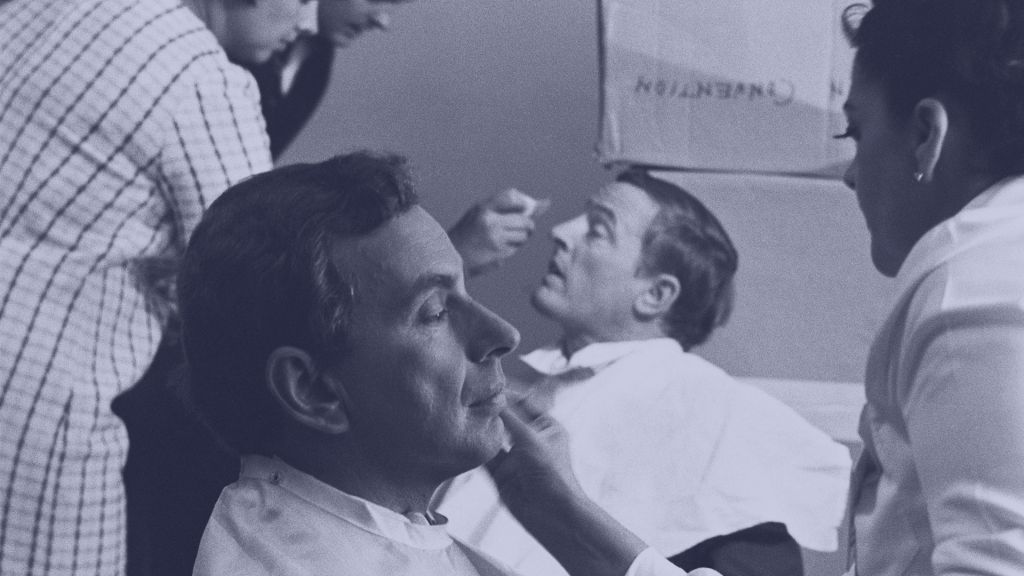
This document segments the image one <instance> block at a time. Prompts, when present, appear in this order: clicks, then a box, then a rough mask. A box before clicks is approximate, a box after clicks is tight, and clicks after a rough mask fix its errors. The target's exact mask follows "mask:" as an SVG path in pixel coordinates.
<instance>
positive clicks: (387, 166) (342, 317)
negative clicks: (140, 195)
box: [178, 152, 418, 453]
mask: <svg viewBox="0 0 1024 576" xmlns="http://www.w3.org/2000/svg"><path fill="white" fill-rule="evenodd" d="M417 202H418V199H417V196H416V194H415V192H414V191H413V188H412V184H411V182H410V178H409V174H408V171H407V170H406V166H405V160H404V159H403V158H401V157H399V156H395V155H386V154H375V153H371V152H355V153H352V154H347V155H344V156H338V157H335V158H332V159H330V160H327V161H325V162H320V163H316V164H297V165H292V166H286V167H283V168H278V169H276V170H272V171H270V172H266V173H264V174H260V175H257V176H254V177H252V178H250V179H248V180H245V181H243V182H241V183H239V184H236V185H235V186H232V187H231V188H229V189H228V190H227V191H226V192H225V193H224V194H223V195H222V196H221V197H220V198H218V199H217V200H216V201H215V202H214V203H213V204H212V205H211V206H210V208H209V210H208V211H207V212H206V214H205V215H204V216H203V219H202V221H201V222H200V224H199V226H198V227H197V228H196V230H195V232H194V233H193V235H192V238H191V240H190V242H189V246H188V249H187V251H186V254H185V258H184V262H183V265H182V269H181V272H180V276H179V281H178V297H179V303H180V309H181V316H182V331H183V339H184V346H185V354H186V358H187V361H188V372H189V376H188V377H189V383H190V384H189V389H190V393H191V397H192V400H193V401H194V402H195V404H196V406H197V407H198V408H199V410H200V411H201V412H202V413H203V415H204V416H205V417H206V419H207V421H208V422H209V423H210V425H211V426H212V427H213V428H214V430H215V431H216V432H217V433H218V434H219V435H220V436H221V437H222V438H223V439H224V440H225V441H226V442H227V444H229V445H230V446H231V447H232V448H234V449H236V450H238V451H239V452H241V453H247V452H253V451H256V450H257V448H258V446H259V445H260V443H261V441H262V438H263V437H264V435H265V434H266V433H267V432H268V430H270V429H271V428H272V427H273V426H274V425H275V424H276V422H278V411H277V408H276V406H275V404H274V402H273V400H272V398H271V397H270V394H269V392H268V390H267V385H266V382H265V370H266V360H267V357H268V355H269V353H270V352H271V351H272V350H274V349H275V348H278V347H280V346H286V345H288V346H295V347H297V348H301V349H303V350H305V351H307V352H308V353H309V354H311V355H312V356H313V358H314V359H315V360H326V358H327V357H328V356H329V355H335V356H337V355H339V354H344V352H345V347H346V339H347V338H348V336H349V335H348V334H347V333H346V326H347V322H348V318H349V313H350V311H351V306H352V305H353V302H354V300H355V295H356V290H357V286H355V285H353V284H352V283H351V282H350V281H349V280H348V278H347V277H346V276H347V273H346V271H344V270H338V269H336V267H335V265H334V263H333V262H332V258H331V247H332V245H333V241H334V240H335V239H338V238H346V237H358V236H363V235H366V234H369V233H370V232H372V231H373V230H375V229H377V228H378V227H380V226H381V225H382V224H384V223H385V222H387V221H389V220H391V219H392V218H394V217H395V216H396V215H398V214H401V213H403V212H405V211H407V210H409V209H410V208H411V207H412V206H414V205H416V204H417Z"/></svg>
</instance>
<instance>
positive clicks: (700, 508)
mask: <svg viewBox="0 0 1024 576" xmlns="http://www.w3.org/2000/svg"><path fill="white" fill-rule="evenodd" d="M552 235H553V237H554V241H555V253H554V256H553V257H552V259H551V263H550V265H549V267H548V271H547V274H546V275H545V276H544V279H543V281H542V283H541V285H540V286H539V287H538V288H537V289H536V291H535V292H534V294H533V304H534V307H535V308H537V310H538V311H540V312H541V313H542V314H544V315H545V316H547V317H548V318H551V319H552V320H554V321H555V322H557V323H558V324H559V325H560V327H561V329H562V339H561V342H560V343H559V345H558V346H555V347H551V348H543V349H540V350H536V351H534V352H532V353H530V354H527V355H525V356H523V357H522V358H521V359H522V361H523V363H524V364H525V367H524V369H523V370H522V372H524V382H522V383H521V387H520V389H519V394H521V395H523V396H526V397H527V398H526V400H524V401H525V402H527V403H528V404H530V405H531V406H532V407H533V408H534V409H538V408H539V409H541V410H544V411H546V412H547V414H548V415H549V416H550V417H552V418H553V419H555V420H557V421H558V422H560V423H561V425H563V426H564V427H565V429H566V431H567V433H568V437H569V442H570V455H571V459H572V468H573V470H574V472H575V475H576V476H577V478H578V479H579V483H580V485H581V486H582V488H583V490H584V491H585V492H586V493H587V494H588V495H589V496H590V498H591V499H593V500H594V501H595V502H596V503H597V504H598V505H600V506H601V507H603V508H604V509H606V510H608V511H609V513H610V514H611V515H612V516H613V517H615V518H617V519H618V520H619V521H620V522H622V523H623V524H624V525H625V526H626V527H627V528H629V529H630V530H632V531H633V532H635V533H636V534H638V535H639V536H641V538H643V539H644V540H645V541H647V542H648V543H650V544H651V545H652V546H653V547H654V548H655V549H656V550H657V551H658V552H660V553H661V554H663V555H665V556H674V557H675V558H674V561H675V562H676V563H677V564H678V565H680V566H682V567H683V568H685V569H687V570H690V569H695V568H698V567H709V568H713V569H715V570H718V571H719V572H721V573H722V574H727V575H730V576H746V575H759V576H764V575H772V576H793V575H795V574H801V573H802V570H803V568H802V560H801V552H800V546H799V545H798V543H799V544H802V545H803V546H805V547H808V548H813V549H818V550H832V549H835V547H836V540H837V526H838V524H839V521H840V519H841V517H842V513H843V505H844V499H845V492H846V483H847V476H848V473H849V467H850V457H849V453H848V451H847V450H846V448H844V447H843V446H841V445H839V444H837V443H835V442H833V441H832V440H831V439H829V437H828V436H827V435H825V434H824V433H823V432H821V431H819V430H817V429H816V428H814V427H813V426H811V425H810V424H809V423H807V422H806V421H805V420H803V419H802V418H801V417H800V416H798V415H797V414H796V413H795V412H793V411H792V410H791V409H789V408H788V407H786V406H785V405H783V404H782V403H781V402H778V401H777V400H775V399H773V398H771V397H769V396H767V395H766V394H764V393H762V392H760V391H759V390H757V389H754V388H752V387H750V386H748V385H744V384H741V383H739V382H737V381H736V380H734V379H733V378H731V377H730V376H729V375H728V374H726V373H725V372H723V371H722V370H721V369H719V368H717V367H716V366H714V365H712V364H710V363H709V362H707V361H705V360H704V359H702V358H700V357H699V356H697V355H695V354H693V352H692V349H693V348H694V347H695V346H697V345H699V344H701V343H703V342H704V341H705V340H707V338H708V337H709V336H710V335H711V333H712V331H713V330H714V329H715V328H716V327H718V326H719V325H721V324H722V323H723V322H725V320H726V319H727V318H728V316H729V312H730V310H731V307H732V298H733V276H734V274H735V272H736V269H737V254H736V250H735V248H734V247H733V245H732V242H731V241H730V239H729V237H728V235H727V234H726V232H725V230H724V229H723V228H722V226H721V224H720V223H719V222H718V220H717V219H716V218H715V216H714V215H713V214H712V213H711V212H710V211H709V210H708V209H707V208H706V207H705V206H704V205H703V204H701V202H699V201H698V200H697V199H696V198H694V197H693V196H691V195H690V194H689V193H687V192H686V191H685V190H682V189H681V188H679V187H677V186H675V185H673V184H670V183H669V182H666V181H664V180H660V179H657V178H654V177H652V176H650V175H649V174H647V173H646V172H643V171H639V170H629V171H627V172H624V173H623V174H621V175H620V176H619V177H618V178H617V180H616V181H615V182H614V183H612V184H610V185H608V186H607V187H605V188H603V189H602V190H600V191H599V192H597V193H596V194H594V195H593V196H592V197H591V199H590V200H589V202H588V203H587V207H586V210H585V212H584V213H583V214H581V215H579V216H577V217H576V218H573V219H571V220H569V221H567V222H564V223H562V224H559V225H558V226H556V227H555V228H554V230H553V232H552ZM439 510H441V511H442V512H444V513H446V514H449V515H451V516H452V518H453V520H452V524H451V530H452V533H453V534H456V535H457V536H460V537H464V538H465V539H466V540H467V541H468V542H470V543H472V544H475V545H478V546H480V548H481V549H482V550H484V551H486V552H488V553H490V554H492V555H493V556H495V557H496V558H498V559H499V560H501V561H503V562H505V563H507V564H508V565H509V566H511V567H512V568H513V569H516V570H518V571H520V572H522V573H525V574H560V573H564V572H562V570H560V569H559V567H558V565H557V564H556V562H555V560H554V558H552V557H551V556H550V555H549V554H548V553H547V552H545V551H544V549H543V548H542V547H541V546H540V544H538V543H537V542H536V541H534V540H533V538H532V537H531V536H530V535H529V534H527V533H526V532H525V530H523V529H522V528H521V527H520V526H519V525H518V523H517V522H516V521H515V520H514V519H513V518H512V516H511V515H510V514H509V513H508V512H507V510H505V509H504V507H503V506H502V505H501V504H500V502H499V500H498V496H497V493H496V492H495V490H494V486H493V483H492V482H491V480H490V478H489V477H488V476H487V475H486V474H484V473H482V472H480V471H473V472H471V473H469V474H467V475H465V476H463V477H460V478H458V479H456V480H455V481H454V482H453V483H452V485H451V487H450V489H449V490H448V492H447V494H446V495H445V497H444V500H443V502H442V504H441V506H440V508H439Z"/></svg>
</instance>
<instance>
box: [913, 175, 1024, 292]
mask: <svg viewBox="0 0 1024 576" xmlns="http://www.w3.org/2000/svg"><path fill="white" fill-rule="evenodd" d="M1022 211H1024V177H1020V176H1018V177H1011V178H1006V179H1004V180H1000V181H999V182H997V183H995V184H993V185H992V186H990V187H989V188H988V189H987V190H985V191H984V192H982V193H981V194H979V195H978V196H977V197H975V198H974V199H973V200H971V201H970V202H968V203H967V206H965V207H964V208H963V209H961V210H960V212H958V213H957V214H955V215H953V216H952V217H951V218H948V219H947V220H945V221H943V222H941V223H940V224H938V225H936V226H935V227H934V228H932V229H931V230H929V231H928V232H926V233H925V235H924V236H922V237H921V239H920V240H918V241H917V243H916V244H914V247H913V248H912V249H911V250H910V253H909V254H908V255H907V259H906V260H905V261H904V262H903V265H902V266H900V270H899V272H898V273H897V275H896V285H897V291H896V294H897V295H902V294H905V293H906V292H907V291H908V290H910V289H912V288H913V287H914V286H916V285H917V283H918V282H919V281H920V280H921V279H922V278H924V277H925V276H927V275H928V273H929V272H931V271H932V270H934V269H935V268H937V267H939V266H941V265H942V264H943V263H945V262H948V261H950V260H951V259H953V258H954V257H955V256H956V255H957V254H960V253H963V252H965V251H967V250H969V249H971V248H972V247H974V246H976V245H978V244H985V243H987V242H989V238H990V237H991V236H993V235H995V236H998V235H999V234H1001V232H1000V231H1001V230H1002V228H1001V227H1000V226H998V225H994V224H997V223H998V222H999V221H1001V220H1005V221H1008V222H1010V223H1012V225H1014V226H1016V225H1018V224H1017V223H1018V222H1019V221H1020V220H1019V219H1020V217H1021V213H1022Z"/></svg>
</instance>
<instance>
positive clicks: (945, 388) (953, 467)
mask: <svg viewBox="0 0 1024 576" xmlns="http://www.w3.org/2000/svg"><path fill="white" fill-rule="evenodd" d="M928 327H929V329H924V328H922V329H921V330H919V334H918V338H917V343H918V346H916V347H915V350H916V351H918V352H919V353H918V354H916V355H915V356H916V357H917V358H918V359H919V361H918V362H917V364H916V370H915V371H914V372H913V375H912V389H910V390H909V391H907V399H906V402H905V404H904V407H903V409H904V415H905V418H906V421H907V431H908V433H909V436H910V446H911V449H912V455H913V458H914V465H915V466H916V467H917V471H918V474H919V477H920V480H921V488H922V490H923V492H924V496H925V499H926V502H927V506H928V516H929V518H930V520H931V524H932V526H931V529H932V532H933V533H934V539H935V551H934V553H933V555H932V562H933V564H934V568H933V569H934V571H935V574H936V576H939V575H942V576H946V575H950V576H952V575H953V574H967V573H970V574H978V575H982V574H984V575H986V576H995V575H1000V576H1002V575H1006V576H1009V575H1011V574H1020V573H1021V566H1024V537H1022V534H1021V526H1024V491H1022V489H1021V487H1022V486H1024V465H1022V464H1021V463H1022V462H1024V434H1022V432H1021V431H1024V387H1022V384H1024V310H1022V309H1021V307H1020V306H1018V305H1014V306H1003V307H991V308H983V309H971V310H957V311H954V312H950V313H944V314H941V315H939V316H937V317H936V318H935V319H934V322H931V323H930V324H929V325H928Z"/></svg>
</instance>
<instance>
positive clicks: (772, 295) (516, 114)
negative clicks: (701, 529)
mask: <svg viewBox="0 0 1024 576" xmlns="http://www.w3.org/2000/svg"><path fill="white" fill-rule="evenodd" d="M393 16H394V18H393V30H392V31H390V32H388V33H386V34H371V35H368V36H367V37H366V38H363V39H360V40H359V41H358V42H357V43H356V44H355V45H354V46H353V47H352V48H349V49H347V50H344V51H343V52H341V53H340V54H339V58H338V62H337V67H336V70H335V75H334V78H333V79H332V86H331V89H330V92H329V94H328V95H327V97H326V98H325V101H324V103H323V105H322V106H321V109H320V110H319V112H318V113H317V115H316V117H315V118H314V120H313V121H312V123H311V126H310V127H309V128H308V129H307V130H306V131H305V133H304V134H302V135H301V136H300V138H299V140H298V141H297V142H296V144H295V145H294V146H293V147H292V149H291V150H290V151H289V153H288V154H287V155H286V157H285V158H284V162H291V161H301V160H317V159H321V158H324V157H326V156H328V155H330V154H332V153H336V152H340V151H345V150H350V149H353V148H359V147H368V148H387V149H391V150H394V151H396V152H401V153H403V154H405V155H407V156H408V157H409V158H410V160H411V162H412V164H413V168H414V171H415V175H416V177H417V181H418V183H419V186H420V189H421V191H422V192H423V194H424V196H425V199H424V201H425V204H426V206H427V208H428V209H429V210H430V211H431V212H433V213H434V214H435V216H437V217H438V219H439V220H441V222H442V223H443V224H445V225H449V224H451V223H453V222H454V221H455V219H456V218H457V217H458V216H459V215H460V214H461V212H462V211H463V210H464V209H465V207H466V206H468V205H469V204H470V203H471V202H472V201H474V200H475V199H477V198H478V197H481V196H483V195H486V194H490V193H492V192H494V191H497V190H499V189H501V188H503V187H506V186H516V187H519V188H521V189H523V190H525V191H528V192H530V193H533V194H535V195H538V196H545V197H551V198H552V199H553V200H554V206H553V207H552V209H551V211H550V212H549V213H548V215H546V216H545V217H544V218H543V219H542V220H541V221H540V224H541V230H539V233H538V234H537V236H536V237H535V238H534V239H533V241H532V242H531V243H530V244H529V245H528V246H527V247H526V248H525V249H524V250H523V252H521V254H520V255H519V256H518V257H516V258H515V259H514V260H513V261H511V262H509V263H508V264H507V265H506V266H505V267H504V268H503V269H502V270H500V271H498V272H497V273H494V274H492V275H491V276H489V277H485V278H483V279H480V280H475V281H473V283H472V284H471V285H470V290H471V291H473V292H474V293H475V294H476V296H477V297H478V298H479V299H480V300H482V301H484V302H486V303H487V304H489V305H490V306H492V307H493V308H494V309H496V310H497V311H498V312H499V313H501V314H502V315H504V316H505V317H507V318H508V319H510V320H511V321H512V322H513V323H514V324H516V325H517V326H518V327H519V328H520V330H521V332H522V333H523V347H522V350H529V349H531V348H533V347H536V346H538V345H541V344H543V343H546V342H549V341H551V340H552V339H553V338H554V337H555V336H556V332H555V329H554V327H553V326H552V325H551V324H550V323H548V322H547V321H545V320H544V319H542V318H540V317H539V316H538V315H537V314H536V313H535V312H534V311H533V310H532V309H531V308H530V306H529V304H528V294H529V293H530V291H531V289H532V288H533V287H534V285H535V284H536V282H537V281H538V280H539V278H540V277H541V275H542V274H543V271H544V269H545V267H546V262H547V258H548V256H549V255H550V250H551V245H550V241H549V239H548V236H547V231H548V230H549V229H550V226H551V225H552V224H554V223H557V222H559V221H561V220H563V219H565V218H567V217H569V216H571V215H572V214H574V213H575V212H577V211H579V209H580V208H581V207H582V204H583V201H584V199H585V198H586V197H587V196H588V195H589V194H590V193H592V192H593V191H594V190H595V189H596V188H597V187H599V186H600V185H602V184H603V183H604V182H606V181H607V179H608V178H609V177H610V174H609V173H608V172H606V171H605V170H604V169H603V168H601V167H600V166H599V165H598V163H597V161H596V157H595V154H594V145H595V142H596V137H597V133H598V131H597V128H598V125H597V121H598V63H597V32H596V29H597V6H596V5H595V2H594V0H558V1H557V2H522V1H517V0H479V1H476V2H456V1H454V0H431V1H429V2H428V1H426V0H420V1H418V2H414V3H412V4H409V5H404V6H399V7H397V8H396V9H395V11H394V13H393ZM671 177H672V178H677V179H679V181H680V182H682V183H683V184H684V185H685V186H686V187H687V188H688V189H690V190H691V191H693V192H694V193H696V194H697V195H698V196H700V197H701V198H703V199H704V200H705V201H706V202H707V203H708V205H709V206H710V207H711V208H712V209H713V210H714V211H715V212H716V213H718V214H719V216H720V217H721V218H722V220H723V222H724V224H725V225H726V227H727V228H728V230H729V231H730V233H731V234H732V236H733V238H734V240H735V241H736V244H737V246H738V248H739V250H740V257H741V265H740V273H739V277H738V294H739V300H738V306H737V309H736V312H735V314H734V316H733V320H732V322H731V323H730V324H729V325H728V326H727V327H725V328H724V329H722V330H721V331H720V332H718V333H717V334H716V335H715V337H714V338H713V340H712V341H711V342H710V343H709V344H708V345H707V346H705V347H704V348H703V349H702V350H700V352H701V353H703V354H704V355H705V356H707V357H708V358H709V359H711V360H712V361H714V362H716V363H718V364H720V365H721V366H723V367H724V368H726V369H727V370H729V371H730V372H732V373H734V374H736V375H739V376H758V377H770V378H800V379H811V380H835V381H859V380H860V379H861V377H862V367H863V365H864V360H865V356H866V350H867V346H868V344H869V342H870V337H871V334H872V332H873V330H874V329H875V327H877V326H878V324H879V323H880V322H881V320H882V313H883V311H884V309H885V304H886V299H887V298H888V292H889V288H890V282H889V281H887V280H884V279H882V278H880V277H879V276H878V275H877V274H876V273H875V272H874V271H873V270H872V268H871V265H870V261H869V258H868V240H867V234H866V232H865V230H864V226H863V223H862V222H861V221H860V214H859V212H858V210H857V207H856V202H855V200H854V198H853V195H852V193H851V192H849V191H847V190H845V189H844V188H843V187H842V186H841V185H839V184H838V183H835V182H827V181H821V180H806V179H803V180H802V179H778V178H763V177H749V176H747V177H737V176H707V175H693V174H688V175H673V176H671Z"/></svg>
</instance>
